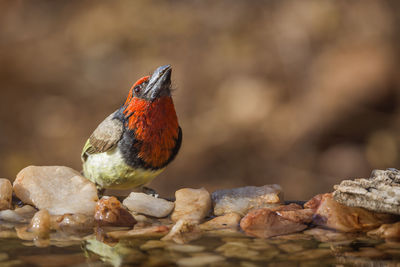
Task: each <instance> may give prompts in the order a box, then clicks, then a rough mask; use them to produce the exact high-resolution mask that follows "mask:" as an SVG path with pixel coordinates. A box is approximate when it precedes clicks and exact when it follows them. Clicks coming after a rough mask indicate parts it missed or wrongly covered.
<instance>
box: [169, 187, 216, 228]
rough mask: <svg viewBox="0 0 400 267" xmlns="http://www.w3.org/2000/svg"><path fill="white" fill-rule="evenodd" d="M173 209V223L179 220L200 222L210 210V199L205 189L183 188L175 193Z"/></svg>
mask: <svg viewBox="0 0 400 267" xmlns="http://www.w3.org/2000/svg"><path fill="white" fill-rule="evenodd" d="M175 198H176V201H175V209H174V212H173V213H172V215H171V219H172V220H173V221H174V222H177V221H179V220H185V221H193V222H200V221H202V220H203V219H204V218H205V217H206V216H207V214H208V213H209V212H210V209H211V197H210V194H209V193H208V192H207V190H206V189H204V188H200V189H192V188H183V189H180V190H178V191H176V192H175Z"/></svg>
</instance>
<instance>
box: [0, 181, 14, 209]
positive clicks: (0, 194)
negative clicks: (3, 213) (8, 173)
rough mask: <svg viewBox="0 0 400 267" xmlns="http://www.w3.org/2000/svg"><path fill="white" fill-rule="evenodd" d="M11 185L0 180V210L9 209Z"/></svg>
mask: <svg viewBox="0 0 400 267" xmlns="http://www.w3.org/2000/svg"><path fill="white" fill-rule="evenodd" d="M11 200H12V185H11V182H10V181H9V180H8V179H4V178H0V210H6V209H10V208H11Z"/></svg>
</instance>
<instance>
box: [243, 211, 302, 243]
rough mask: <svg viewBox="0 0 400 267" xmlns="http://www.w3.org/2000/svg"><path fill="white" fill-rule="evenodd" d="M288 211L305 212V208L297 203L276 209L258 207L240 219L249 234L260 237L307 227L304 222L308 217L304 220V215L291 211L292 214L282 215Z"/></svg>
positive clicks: (297, 230)
mask: <svg viewBox="0 0 400 267" xmlns="http://www.w3.org/2000/svg"><path fill="white" fill-rule="evenodd" d="M286 211H297V212H299V213H301V214H303V213H304V210H303V209H302V208H301V207H300V206H299V205H297V204H290V205H287V206H281V207H278V208H274V209H270V208H262V209H256V210H252V211H250V212H249V213H248V214H247V215H246V216H245V217H244V218H243V219H242V220H241V221H240V227H241V228H242V229H243V230H244V231H245V233H246V234H247V235H250V236H255V237H260V238H269V237H272V236H278V235H284V234H290V233H295V232H299V231H302V230H304V229H305V228H307V226H306V225H305V224H304V223H306V222H307V221H308V218H307V220H305V221H302V220H301V218H302V217H303V215H301V216H294V215H293V214H294V213H290V216H286V218H285V217H283V216H281V215H280V214H281V213H282V212H286ZM292 219H294V220H292Z"/></svg>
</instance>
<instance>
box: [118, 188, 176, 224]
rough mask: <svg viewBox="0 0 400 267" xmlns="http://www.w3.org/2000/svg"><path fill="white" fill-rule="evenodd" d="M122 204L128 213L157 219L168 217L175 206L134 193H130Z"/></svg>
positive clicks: (168, 202)
mask: <svg viewBox="0 0 400 267" xmlns="http://www.w3.org/2000/svg"><path fill="white" fill-rule="evenodd" d="M122 204H123V205H124V206H125V207H127V208H128V209H129V210H130V211H133V212H136V213H142V214H145V215H149V216H153V217H157V218H162V217H166V216H168V215H169V214H170V213H171V212H172V210H173V209H174V206H175V204H174V203H173V202H171V201H167V200H165V199H161V198H156V197H153V196H151V195H147V194H144V193H136V192H132V193H130V195H129V196H128V197H127V198H125V199H124V201H123V202H122Z"/></svg>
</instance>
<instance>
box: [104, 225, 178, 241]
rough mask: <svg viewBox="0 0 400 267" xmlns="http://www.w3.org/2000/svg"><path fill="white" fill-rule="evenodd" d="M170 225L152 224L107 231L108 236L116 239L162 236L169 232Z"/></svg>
mask: <svg viewBox="0 0 400 267" xmlns="http://www.w3.org/2000/svg"><path fill="white" fill-rule="evenodd" d="M170 229H171V227H170V226H167V225H161V226H151V227H146V228H141V229H133V230H129V231H113V232H109V233H107V236H109V237H111V238H115V239H127V238H160V237H163V236H165V235H166V234H168V232H169V230H170Z"/></svg>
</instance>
